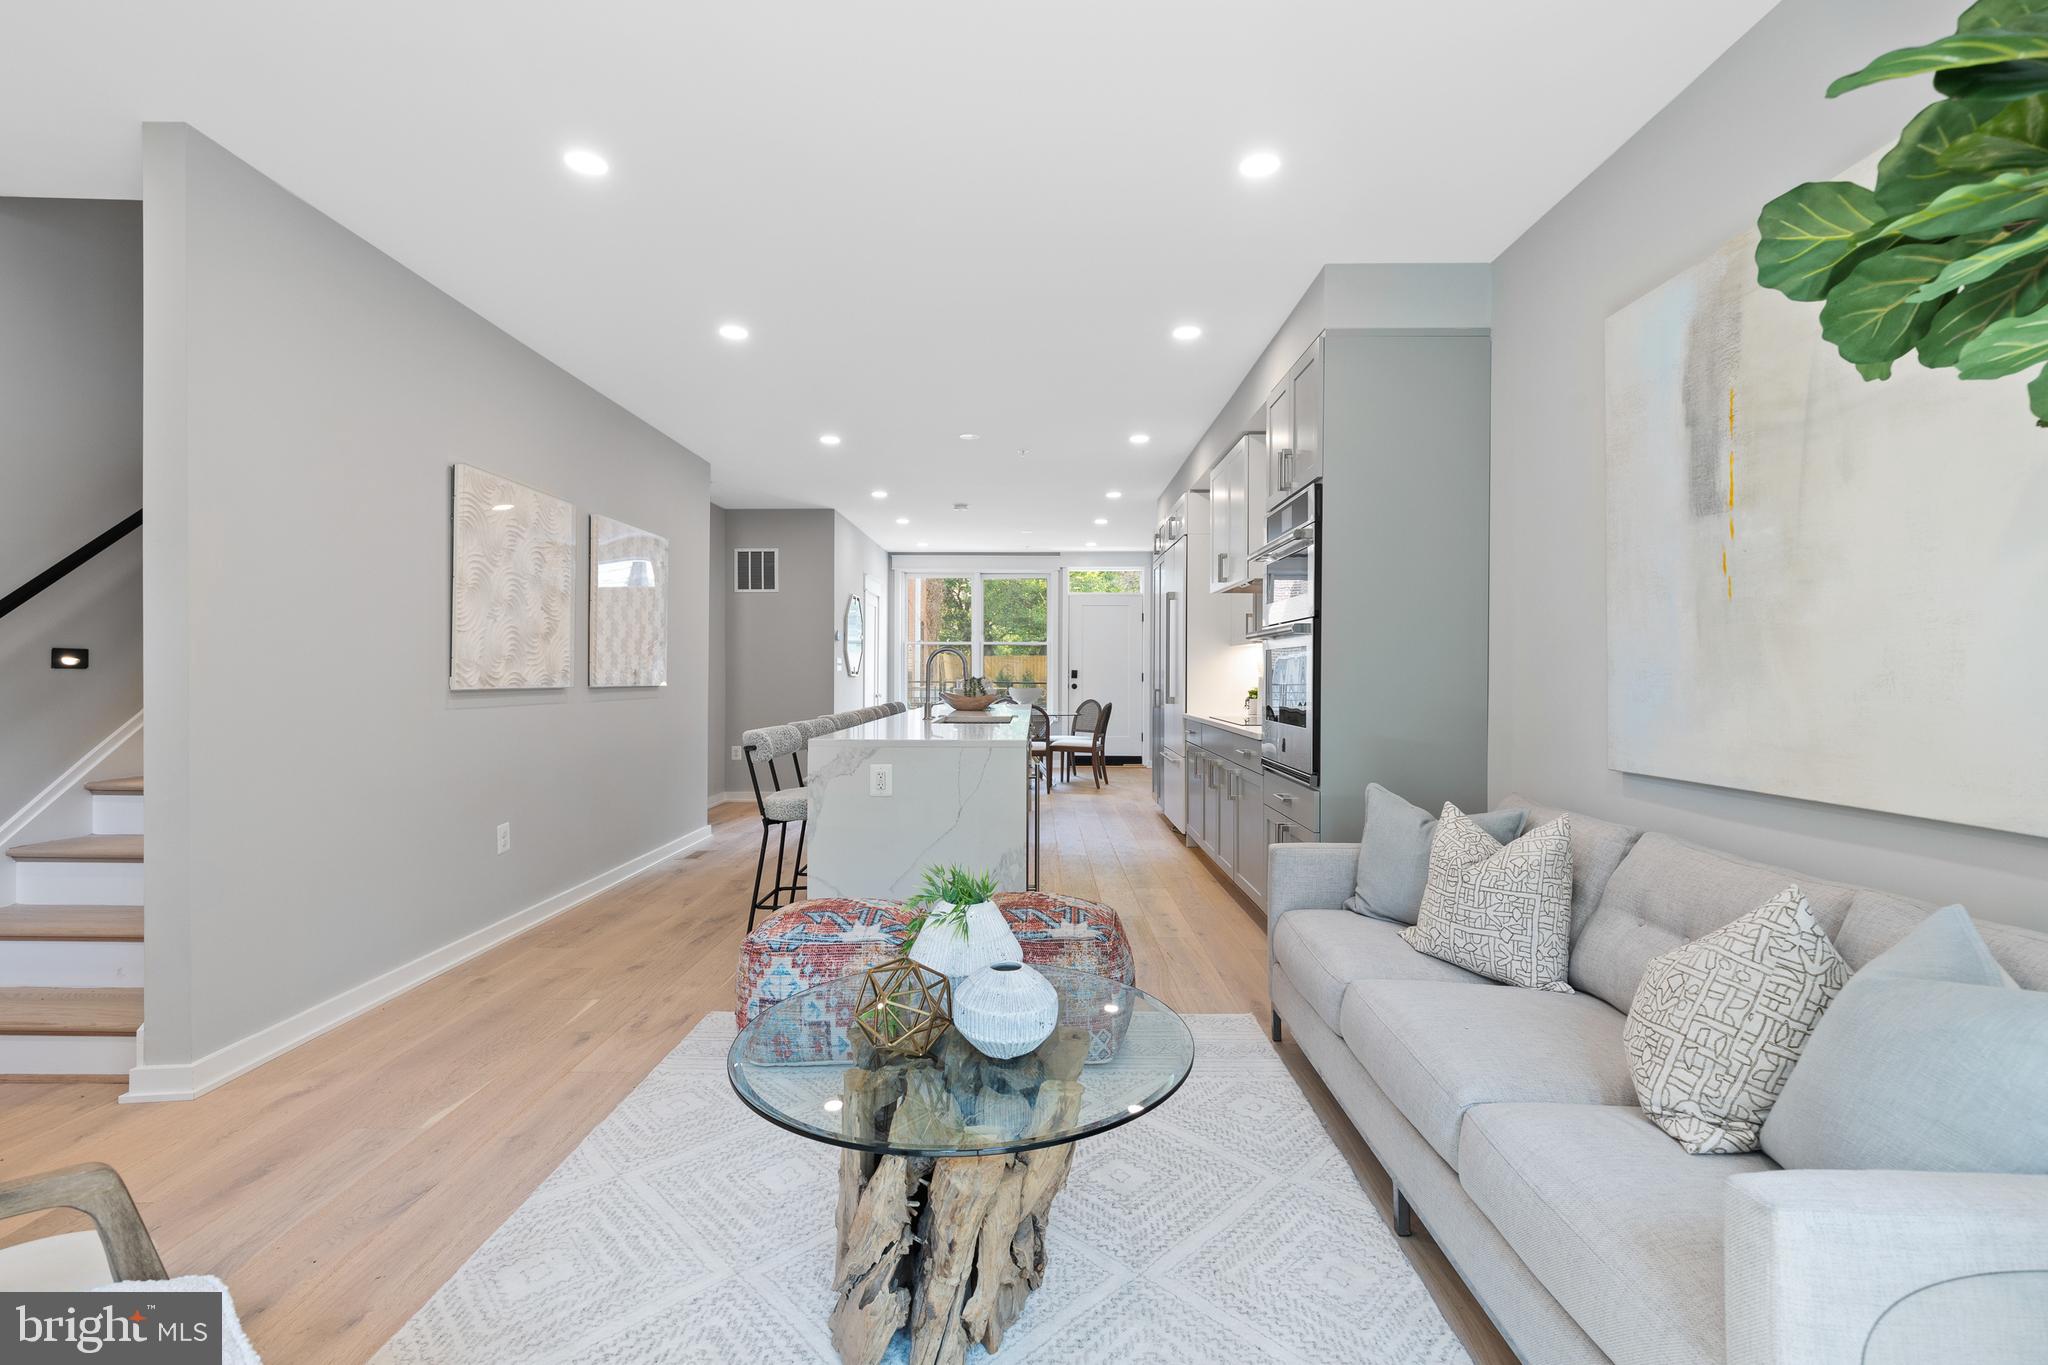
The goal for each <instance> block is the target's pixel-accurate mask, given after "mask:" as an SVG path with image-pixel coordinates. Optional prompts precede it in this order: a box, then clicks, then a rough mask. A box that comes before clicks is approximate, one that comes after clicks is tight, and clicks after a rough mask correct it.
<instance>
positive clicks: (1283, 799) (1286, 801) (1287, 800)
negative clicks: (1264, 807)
mask: <svg viewBox="0 0 2048 1365" xmlns="http://www.w3.org/2000/svg"><path fill="white" fill-rule="evenodd" d="M1273 799H1274V800H1275V801H1278V802H1280V803H1281V804H1282V805H1286V806H1291V805H1293V804H1294V798H1293V797H1291V796H1283V795H1281V794H1280V793H1279V792H1274V793H1273Z"/></svg>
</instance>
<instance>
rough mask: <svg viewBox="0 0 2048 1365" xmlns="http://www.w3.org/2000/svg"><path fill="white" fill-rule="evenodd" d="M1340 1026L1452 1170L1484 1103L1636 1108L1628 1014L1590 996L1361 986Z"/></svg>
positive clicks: (1432, 984)
mask: <svg viewBox="0 0 2048 1365" xmlns="http://www.w3.org/2000/svg"><path fill="white" fill-rule="evenodd" d="M1339 1020H1340V1023H1339V1027H1338V1030H1337V1031H1338V1032H1339V1033H1341V1034H1343V1035H1344V1041H1345V1043H1346V1044H1347V1045H1348V1046H1349V1047H1350V1048H1351V1051H1352V1052H1353V1053H1355V1054H1356V1055H1357V1057H1358V1060H1359V1061H1361V1062H1363V1063H1364V1064H1365V1069H1366V1070H1367V1071H1369V1072H1371V1073H1372V1078H1373V1079H1374V1080H1375V1081H1377V1082H1379V1085H1380V1089H1382V1090H1384V1091H1386V1093H1387V1098H1388V1099H1391V1100H1392V1101H1393V1102H1394V1104H1395V1106H1396V1107H1397V1108H1399V1109H1400V1111H1401V1112H1402V1113H1403V1114H1405V1115H1407V1117H1408V1121H1409V1122H1410V1123H1412V1124H1414V1125H1415V1128H1416V1131H1417V1132H1419V1133H1421V1134H1422V1136H1423V1137H1424V1138H1426V1139H1428V1141H1429V1145H1430V1146H1432V1147H1434V1148H1436V1150H1437V1155H1439V1156H1441V1157H1442V1158H1443V1159H1444V1160H1445V1161H1447V1162H1449V1163H1450V1164H1451V1165H1453V1166H1456V1165H1457V1164H1458V1124H1459V1122H1460V1120H1462V1119H1463V1118H1464V1115H1465V1111H1466V1110H1467V1109H1470V1108H1471V1107H1472V1106H1473V1105H1475V1104H1500V1103H1508V1102H1514V1101H1522V1100H1530V1101H1542V1100H1554V1101H1558V1102H1560V1103H1568V1104H1628V1105H1632V1104H1634V1103H1635V1098H1636V1089H1635V1083H1634V1082H1633V1081H1632V1080H1630V1078H1629V1071H1628V1055H1627V1054H1626V1053H1625V1052H1624V1051H1623V1050H1622V1046H1621V1025H1622V1016H1621V1015H1620V1014H1619V1013H1618V1012H1617V1011H1615V1010H1612V1009H1610V1008H1608V1007H1607V1006H1606V1005H1603V1004H1601V1003H1600V1002H1599V1001H1598V1000H1595V999H1593V998H1592V997H1591V996H1584V995H1553V994H1551V993H1550V992H1549V991H1529V990H1522V989H1520V988H1518V987H1515V986H1496V985H1491V984H1488V985H1483V986H1469V985H1450V984H1447V983H1443V982H1436V981H1375V982H1361V983H1360V984H1359V985H1357V986H1356V987H1354V988H1353V989H1352V990H1350V991H1349V992H1347V993H1346V994H1345V996H1344V1008H1343V1011H1342V1013H1341V1014H1340V1016H1339ZM1666 1140H1667V1141H1668V1140H1669V1139H1666Z"/></svg>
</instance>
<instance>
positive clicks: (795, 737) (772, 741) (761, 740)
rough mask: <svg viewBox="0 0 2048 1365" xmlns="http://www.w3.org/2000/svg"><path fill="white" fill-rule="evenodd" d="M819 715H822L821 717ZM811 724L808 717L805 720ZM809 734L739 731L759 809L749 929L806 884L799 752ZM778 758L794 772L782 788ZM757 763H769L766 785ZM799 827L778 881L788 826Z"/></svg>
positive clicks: (782, 729)
mask: <svg viewBox="0 0 2048 1365" xmlns="http://www.w3.org/2000/svg"><path fill="white" fill-rule="evenodd" d="M821 719H822V717H821ZM806 724H809V722H806ZM809 742H810V741H809V738H808V737H807V736H806V735H805V734H804V732H803V731H802V730H800V729H799V728H797V727H796V726H794V725H770V726H766V727H764V728H762V729H758V730H748V731H747V732H746V733H745V734H742V735H741V736H740V745H741V748H742V749H743V751H744V752H745V753H746V756H747V780H748V781H750V782H752V783H753V784H754V804H755V806H756V807H757V808H758V809H759V810H760V812H761V852H760V854H759V855H758V856H757V857H756V858H755V859H754V897H753V900H752V902H751V903H749V905H748V906H747V932H749V933H752V932H753V929H754V918H755V916H757V915H759V914H760V913H761V912H762V911H763V910H770V911H772V910H776V909H779V908H780V907H781V905H782V896H783V893H784V892H787V893H788V894H789V898H790V899H791V900H792V901H793V900H795V899H796V898H797V896H798V894H799V893H800V892H802V891H803V890H804V889H805V887H804V878H803V870H804V867H803V863H804V835H805V833H806V832H807V830H808V825H807V824H806V822H807V821H808V820H809V819H810V814H811V794H810V792H809V791H807V790H806V789H805V788H804V785H803V781H804V770H803V763H802V759H801V757H800V756H801V755H802V753H803V749H804V745H806V744H807V743H809ZM779 758H787V759H788V760H789V766H790V770H791V771H792V772H793V773H794V774H795V784H794V785H793V786H789V787H784V786H783V785H782V774H780V773H778V772H777V771H776V770H775V761H776V760H777V759H779ZM756 763H765V764H766V765H767V767H768V788H769V789H768V790H767V791H762V790H761V774H760V770H759V769H758V768H757V767H756V766H755V765H756ZM791 825H795V826H797V834H796V863H795V865H794V866H793V867H791V869H790V874H789V881H788V883H787V884H785V883H784V882H783V880H782V864H783V859H784V856H785V854H786V852H787V850H788V845H789V827H790V826H791ZM771 828H773V829H774V830H775V880H774V882H773V883H772V884H770V886H769V888H768V893H767V894H766V895H765V896H764V895H762V894H761V878H762V877H763V876H764V875H765V874H766V872H767V869H768V831H769V830H770V829H771Z"/></svg>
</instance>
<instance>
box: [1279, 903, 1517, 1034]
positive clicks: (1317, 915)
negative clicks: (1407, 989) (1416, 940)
mask: <svg viewBox="0 0 2048 1365" xmlns="http://www.w3.org/2000/svg"><path fill="white" fill-rule="evenodd" d="M1273 957H1274V960H1275V961H1277V962H1278V963H1279V964H1280V969H1281V970H1282V971H1284V972H1286V973H1287V979H1288V980H1289V981H1292V982H1293V983H1294V988H1295V989H1296V990H1298V991H1300V992H1301V994H1302V996H1303V998H1304V999H1306V1000H1307V1001H1308V1002H1309V1004H1311V1005H1313V1006H1314V1007H1315V1011H1316V1014H1317V1015H1318V1016H1320V1017H1321V1019H1322V1021H1323V1022H1324V1023H1325V1024H1327V1025H1329V1026H1330V1027H1331V1028H1333V1029H1336V1030H1338V1031H1339V1032H1342V1031H1343V1030H1342V1028H1341V1027H1340V1025H1339V1024H1338V1013H1339V1011H1341V1010H1342V1009H1343V1007H1344V992H1345V991H1346V990H1347V989H1349V988H1350V986H1351V983H1352V982H1354V981H1455V982H1468V983H1481V982H1484V981H1485V978H1484V977H1480V976H1474V975H1473V974H1472V973H1470V972H1468V971H1466V970H1465V969H1464V968H1462V967H1453V966H1452V965H1451V964H1450V963H1448V962H1439V961H1437V960H1436V959H1435V958H1433V957H1427V956H1425V955H1423V954H1421V953H1418V952H1416V951H1415V950H1414V949H1413V948H1410V947H1409V946H1408V945H1407V944H1406V943H1403V942H1402V941H1401V926H1400V925H1398V924H1393V923H1390V922H1388V921H1386V920H1381V919H1372V918H1370V917H1368V916H1365V915H1355V914H1353V913H1351V912H1350V911H1349V910H1292V911H1289V912H1288V913H1287V914H1285V915H1282V916H1281V917H1280V918H1279V920H1278V921H1276V922H1275V923H1274V925H1273Z"/></svg>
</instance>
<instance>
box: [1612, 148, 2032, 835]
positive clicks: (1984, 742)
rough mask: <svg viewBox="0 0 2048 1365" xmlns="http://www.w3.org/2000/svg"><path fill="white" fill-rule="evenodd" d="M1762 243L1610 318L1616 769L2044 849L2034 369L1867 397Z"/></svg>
mask: <svg viewBox="0 0 2048 1365" xmlns="http://www.w3.org/2000/svg"><path fill="white" fill-rule="evenodd" d="M1873 168H1874V163H1867V164H1866V165H1865V166H1863V167H1861V168H1859V169H1858V170H1856V171H1851V172H1850V173H1849V175H1848V177H1847V178H1849V179H1853V180H1859V181H1862V182H1863V183H1866V184H1867V183H1869V181H1868V179H1867V176H1868V175H1869V173H1870V172H1871V170H1872V169H1873ZM1756 241H1757V238H1756V234H1755V233H1754V232H1750V233H1745V234H1744V235H1742V236H1740V237H1737V238H1735V239H1733V240H1731V241H1729V242H1726V243H1724V244H1723V245H1722V246H1721V247H1720V248H1719V249H1718V250H1716V251H1715V252H1714V253H1713V254H1712V255H1710V256H1709V257H1708V258H1707V259H1706V260H1704V261H1701V262H1700V263H1699V264H1698V265H1696V266H1694V267H1692V268H1691V269H1690V270H1687V271H1685V272H1684V273H1683V274H1681V275H1679V276H1677V277H1676V278H1674V279H1672V280H1670V281H1668V282H1666V283H1665V284H1663V285H1662V286H1660V287H1659V288H1657V289H1655V290H1653V291H1652V292H1651V293H1649V294H1647V295H1645V296H1644V297H1643V298H1641V299H1638V300H1637V301H1636V302H1634V303H1632V304H1630V305H1628V306H1627V307H1626V308H1623V309H1621V310H1620V311H1619V312H1617V313H1615V314H1614V315H1613V316H1612V317H1610V318H1609V319H1608V322H1607V382H1606V401H1607V499H1608V502H1607V667H1608V677H1607V687H1608V691H1607V733H1608V762H1609V765H1610V766H1611V767H1613V768H1615V769H1618V770H1620V771H1623V772H1633V773H1647V774H1651V775H1654V776H1658V777H1671V778H1680V779H1683V780H1686V781H1692V782H1704V783H1711V784H1713V785H1716V786H1723V787H1735V788H1742V789H1746V790H1750V791H1759V792H1771V793H1776V794H1778V795H1783V796H1793V797H1803V798H1806V799H1809V800H1815V801H1826V802H1831V803H1833V804H1836V805H1844V806H1855V807H1862V808H1865V809H1870V810H1881V811H1892V812H1897V813H1900V814H1905V815H1916V816H1923V817H1927V818H1931V819H1937V820H1948V821H1954V822H1956V823H1959V824H1966V825H1977V826H1983V827H1986V828H1991V829H2001V830H2015V831H2019V832H2022V833H2027V834H2037V835H2048V707H2043V706H2042V705H2041V699H2040V688H2041V679H2042V677H2043V676H2044V674H2048V630H2043V629H2042V619H2043V618H2042V605H2043V603H2048V534H2044V532H2043V529H2042V528H2043V527H2044V526H2048V434H2044V433H2043V432H2041V431H2040V430H2039V429H2037V428H2036V427H2034V426H2033V425H2031V424H2030V423H2028V422H2026V421H2025V420H2024V414H2025V411H2026V397H2025V395H2024V394H2021V393H2018V392H2016V391H2015V390H2016V389H2017V388H2019V387H2022V386H2024V385H2025V384H2026V382H2027V380H2026V378H2025V376H2015V377H2013V378H2010V379H2000V380H1989V381H1983V382H1977V383H1968V384H1965V383H1958V382H1957V381H1956V379H1955V377H1954V376H1953V375H1952V374H1948V373H1945V372H1942V371H1939V370H1929V369H1925V368H1923V367H1922V366H1921V365H1920V364H1919V362H1918V361H1916V360H1914V359H1913V358H1911V357H1910V356H1908V357H1907V358H1905V359H1903V360H1901V361H1899V362H1898V366H1897V370H1896V372H1895V373H1894V375H1893V377H1892V378H1891V379H1889V380H1887V381H1885V382H1883V383H1865V382H1864V381H1863V380H1862V379H1861V378H1860V377H1859V376H1858V375H1857V373H1856V370H1855V369H1854V368H1853V367H1852V366H1851V365H1849V364H1848V362H1846V361H1844V360H1843V359H1842V358H1841V357H1840V356H1839V355H1837V354H1836V353H1835V351H1834V348H1833V347H1832V346H1830V345H1829V344H1828V343H1827V342H1825V341H1823V340H1822V338H1821V333H1820V322H1819V318H1818V317H1817V312H1818V309H1817V307H1816V306H1815V305H1813V304H1802V303H1795V302H1793V301H1791V300H1789V299H1786V298H1785V297H1783V296H1782V295H1780V294H1777V293H1775V292H1772V291H1770V290H1766V289H1763V288H1761V287H1759V286H1758V284H1757V283H1756V270H1755V266H1754V263H1753V260H1752V257H1753V254H1754V252H1755V249H1756ZM2015 412H2018V413H2019V414H2020V415H2021V420H2017V421H2016V420H2014V414H2015Z"/></svg>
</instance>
